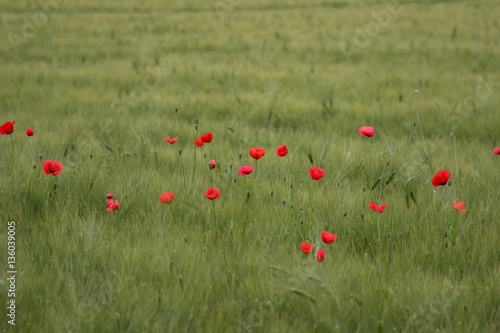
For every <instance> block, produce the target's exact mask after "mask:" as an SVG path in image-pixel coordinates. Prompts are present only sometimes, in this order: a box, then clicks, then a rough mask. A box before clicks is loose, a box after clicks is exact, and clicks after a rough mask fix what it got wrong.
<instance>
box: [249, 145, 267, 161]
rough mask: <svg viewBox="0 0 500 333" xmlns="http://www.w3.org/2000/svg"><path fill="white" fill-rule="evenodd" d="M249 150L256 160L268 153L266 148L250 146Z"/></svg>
mask: <svg viewBox="0 0 500 333" xmlns="http://www.w3.org/2000/svg"><path fill="white" fill-rule="evenodd" d="M248 152H249V153H250V156H252V157H253V158H254V159H256V160H258V159H259V158H261V157H262V156H264V154H265V153H266V151H265V150H264V148H250V149H248Z"/></svg>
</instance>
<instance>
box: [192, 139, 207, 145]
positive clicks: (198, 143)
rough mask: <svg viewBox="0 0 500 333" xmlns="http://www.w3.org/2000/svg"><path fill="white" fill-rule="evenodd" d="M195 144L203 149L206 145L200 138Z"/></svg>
mask: <svg viewBox="0 0 500 333" xmlns="http://www.w3.org/2000/svg"><path fill="white" fill-rule="evenodd" d="M193 143H194V144H195V145H197V146H198V147H201V146H203V145H204V144H205V142H204V141H203V140H202V139H201V138H198V139H196V140H194V141H193Z"/></svg>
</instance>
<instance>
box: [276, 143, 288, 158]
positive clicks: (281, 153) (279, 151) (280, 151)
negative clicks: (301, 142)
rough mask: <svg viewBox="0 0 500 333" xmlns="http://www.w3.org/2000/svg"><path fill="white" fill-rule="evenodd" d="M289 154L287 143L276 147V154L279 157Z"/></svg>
mask: <svg viewBox="0 0 500 333" xmlns="http://www.w3.org/2000/svg"><path fill="white" fill-rule="evenodd" d="M286 154H288V149H287V148H286V145H283V146H279V147H278V149H276V155H278V156H279V157H284V156H286Z"/></svg>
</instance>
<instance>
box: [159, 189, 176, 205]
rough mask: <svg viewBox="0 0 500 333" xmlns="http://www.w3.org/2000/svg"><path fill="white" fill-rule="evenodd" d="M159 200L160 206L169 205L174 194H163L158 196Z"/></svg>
mask: <svg viewBox="0 0 500 333" xmlns="http://www.w3.org/2000/svg"><path fill="white" fill-rule="evenodd" d="M159 199H160V202H161V203H162V204H169V203H172V200H174V194H173V193H172V192H163V193H162V194H160V198H159Z"/></svg>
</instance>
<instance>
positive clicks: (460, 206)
mask: <svg viewBox="0 0 500 333" xmlns="http://www.w3.org/2000/svg"><path fill="white" fill-rule="evenodd" d="M451 203H452V204H453V208H455V209H456V210H459V211H461V212H462V213H464V214H465V212H466V210H465V208H464V205H465V203H464V202H456V201H452V202H451Z"/></svg>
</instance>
